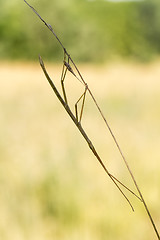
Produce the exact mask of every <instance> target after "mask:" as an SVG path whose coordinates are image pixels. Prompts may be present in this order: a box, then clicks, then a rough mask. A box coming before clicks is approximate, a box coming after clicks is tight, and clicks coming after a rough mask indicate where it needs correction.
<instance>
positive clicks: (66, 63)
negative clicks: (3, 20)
mask: <svg viewBox="0 0 160 240" xmlns="http://www.w3.org/2000/svg"><path fill="white" fill-rule="evenodd" d="M24 2H25V3H26V4H27V5H28V6H29V7H30V8H31V9H32V10H33V11H34V13H35V14H36V15H37V16H38V17H39V18H40V20H41V21H42V22H43V23H44V24H45V25H46V26H47V28H48V29H49V30H50V31H51V32H52V34H53V35H54V36H55V37H56V39H57V40H58V42H59V44H60V45H61V47H62V48H63V51H64V61H63V69H62V76H61V85H62V92H63V97H64V99H63V98H62V96H61V95H60V93H59V92H58V90H57V88H56V87H55V85H54V83H53V81H52V80H51V78H50V76H49V75H48V73H47V71H46V68H45V66H44V63H43V60H42V58H41V57H40V56H39V61H40V65H41V67H42V70H43V72H44V74H45V76H46V78H47V80H48V82H49V84H50V86H51V87H52V89H53V91H54V92H55V94H56V96H57V97H58V99H59V101H60V102H61V104H62V105H63V107H64V108H65V110H66V111H67V113H68V114H69V116H70V117H71V119H72V120H73V122H74V123H75V125H76V126H77V128H78V129H79V131H80V132H81V134H82V135H83V137H84V138H85V140H86V141H87V143H88V145H89V148H90V149H91V151H92V152H93V154H94V155H95V157H96V158H97V160H98V161H99V162H100V164H101V166H102V167H103V169H104V170H105V172H106V173H107V175H108V176H109V177H110V179H111V180H112V181H113V182H114V184H115V185H116V187H117V188H118V189H119V191H120V192H121V193H122V195H123V196H124V197H125V199H126V200H127V202H128V203H129V205H130V206H131V208H132V210H134V209H133V206H132V204H131V202H130V201H129V199H128V198H127V196H126V195H125V194H124V192H123V191H122V189H121V188H120V186H119V185H118V184H120V185H121V186H123V187H124V188H126V189H127V190H128V191H129V192H131V193H132V194H133V195H134V196H136V197H137V198H138V199H139V200H141V201H142V203H143V205H144V207H145V210H146V212H147V214H148V216H149V219H150V221H151V224H152V226H153V228H154V231H155V233H156V236H157V238H158V239H160V235H159V233H158V230H157V228H156V225H155V223H154V220H153V218H152V216H151V213H150V211H149V209H148V206H147V204H146V202H145V200H144V197H143V195H142V193H141V191H140V189H139V186H138V184H137V182H136V180H135V177H134V175H133V173H132V171H131V169H130V167H129V164H128V162H127V160H126V158H125V156H124V154H123V152H122V150H121V148H120V146H119V144H118V142H117V139H116V137H115V135H114V134H113V131H112V130H111V128H110V126H109V124H108V122H107V120H106V118H105V116H104V114H103V113H102V111H101V109H100V107H99V105H98V103H97V101H96V99H95V97H94V95H93V94H92V92H91V90H90V89H89V87H88V85H87V83H86V82H85V80H84V78H83V77H82V74H81V73H80V71H79V69H78V68H77V66H76V64H75V63H74V61H73V60H72V58H71V56H70V55H69V54H68V52H67V50H66V49H65V47H64V46H63V44H62V42H61V41H60V40H59V38H58V37H57V35H56V33H55V32H54V30H53V28H52V27H51V25H50V24H48V23H46V21H45V20H44V19H43V18H42V17H41V16H40V15H39V13H38V12H37V11H36V10H35V9H34V8H33V7H32V6H31V5H30V4H29V3H28V2H27V1H26V0H24ZM66 57H67V61H66ZM70 62H71V63H72V65H73V67H74V69H75V72H76V73H75V72H74V70H73V68H72V67H71V65H70ZM67 71H69V72H71V73H72V74H73V75H74V76H75V77H76V78H77V79H78V80H79V81H80V82H81V83H82V84H83V85H84V87H85V90H84V93H83V94H82V96H81V97H80V98H79V99H78V101H77V102H76V104H75V115H74V114H73V112H72V111H71V109H70V107H69V105H68V101H67V95H66V91H65V86H64V80H65V76H66V73H67ZM87 92H88V93H89V94H90V96H91V98H92V100H93V102H94V103H95V105H96V107H97V109H98V111H99V113H100V115H101V116H102V118H103V120H104V122H105V124H106V126H107V128H108V130H109V132H110V134H111V136H112V138H113V140H114V142H115V144H116V146H117V149H118V151H119V153H120V155H121V157H122V159H123V161H124V163H125V165H126V167H127V169H128V171H129V173H130V176H131V178H132V180H133V182H134V185H135V187H136V189H137V191H138V193H139V196H137V195H136V194H135V193H134V192H133V191H131V190H130V189H129V188H128V187H127V186H126V185H124V184H123V183H122V182H121V181H119V180H118V179H117V178H116V177H114V176H113V175H112V174H111V173H110V172H109V171H108V169H107V168H106V167H105V165H104V163H103V161H102V160H101V158H100V156H99V154H98V153H97V151H96V149H95V147H94V146H93V144H92V142H91V140H90V139H89V138H88V136H87V134H86V132H85V130H84V129H83V127H82V125H81V119H82V114H83V108H84V102H85V96H86V93H87ZM81 99H82V108H81V112H80V117H78V110H77V104H78V103H79V101H80V100H81Z"/></svg>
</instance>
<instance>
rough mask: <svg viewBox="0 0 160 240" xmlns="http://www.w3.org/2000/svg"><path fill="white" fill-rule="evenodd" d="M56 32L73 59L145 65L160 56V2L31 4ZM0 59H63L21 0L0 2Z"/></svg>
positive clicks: (44, 0) (59, 50) (59, 51)
mask: <svg viewBox="0 0 160 240" xmlns="http://www.w3.org/2000/svg"><path fill="white" fill-rule="evenodd" d="M30 4H32V5H34V7H35V8H36V9H37V11H38V12H39V13H40V15H41V16H42V17H43V18H44V19H45V20H46V21H47V22H48V23H50V25H52V27H53V28H54V30H55V32H56V33H57V35H58V36H59V37H60V39H61V40H62V42H63V43H64V45H65V46H66V48H67V49H68V51H69V52H70V53H71V54H73V55H74V59H76V60H79V61H85V62H91V61H92V62H99V61H106V60H108V59H110V58H112V57H115V56H116V57H117V56H118V57H119V56H120V57H125V58H132V59H135V60H140V61H146V60H150V59H152V58H153V57H154V56H157V55H159V53H160V45H159V42H160V41H159V40H160V29H159V23H160V14H159V12H160V11H159V10H160V3H159V1H156V0H152V1H150V0H146V1H142V2H121V3H111V2H106V1H85V0H83V1H78V0H74V1H73V0H68V1H49V0H41V1H39V2H38V1H36V2H33V1H30ZM0 36H1V37H0V58H1V59H3V58H13V59H18V58H20V59H22V58H24V59H36V58H37V55H38V54H39V53H41V55H43V56H45V57H47V58H48V59H49V60H55V61H58V60H60V59H61V56H62V55H61V49H60V48H59V46H58V44H57V42H56V40H55V39H54V38H52V36H51V34H50V32H49V31H48V29H45V27H44V26H43V24H42V22H40V21H39V19H38V18H37V17H36V16H35V15H34V13H33V12H32V11H31V10H30V9H29V8H28V6H27V5H26V4H25V3H24V2H23V1H21V3H20V2H19V1H16V0H12V1H9V0H6V1H4V0H2V3H1V8H0Z"/></svg>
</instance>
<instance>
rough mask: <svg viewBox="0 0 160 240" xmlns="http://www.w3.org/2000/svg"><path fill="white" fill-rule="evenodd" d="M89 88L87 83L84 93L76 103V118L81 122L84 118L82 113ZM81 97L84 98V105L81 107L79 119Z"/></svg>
mask: <svg viewBox="0 0 160 240" xmlns="http://www.w3.org/2000/svg"><path fill="white" fill-rule="evenodd" d="M87 89H88V86H87V85H86V87H85V90H84V93H83V94H82V95H81V96H80V98H79V99H78V101H77V102H76V104H75V113H76V119H77V121H79V122H81V119H82V114H83V109H84V103H85V97H86V92H87ZM81 99H83V100H82V107H81V112H80V117H79V119H78V103H79V102H80V100H81Z"/></svg>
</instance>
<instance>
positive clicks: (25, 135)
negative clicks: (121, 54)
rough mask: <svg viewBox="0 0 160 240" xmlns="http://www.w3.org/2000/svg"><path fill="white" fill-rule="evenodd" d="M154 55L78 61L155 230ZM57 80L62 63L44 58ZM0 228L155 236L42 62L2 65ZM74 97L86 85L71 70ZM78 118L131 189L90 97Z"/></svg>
mask: <svg viewBox="0 0 160 240" xmlns="http://www.w3.org/2000/svg"><path fill="white" fill-rule="evenodd" d="M159 65H160V62H159V61H157V62H154V63H152V64H148V65H143V64H131V63H128V64H127V63H119V62H115V63H112V64H107V65H103V66H100V65H97V66H96V65H80V66H79V69H80V71H81V72H82V74H83V76H84V78H85V79H86V81H87V83H88V85H89V87H90V89H91V90H92V91H93V93H94V95H95V97H96V99H97V101H98V103H99V104H100V106H101V108H102V110H103V112H104V114H105V116H106V118H107V120H108V122H109V124H110V126H111V128H112V130H113V132H114V133H115V135H116V137H117V140H118V142H119V144H120V146H121V148H122V150H123V152H124V155H125V156H126V158H127V159H128V162H129V165H130V166H131V169H132V171H133V173H134V174H135V177H136V179H137V182H138V184H139V186H140V189H141V190H142V193H143V194H144V197H145V199H146V201H147V203H148V206H149V208H150V210H151V213H152V215H153V218H154V220H155V222H156V224H157V226H158V228H159V229H160V201H159V198H160V161H159V159H160V157H159V156H160V148H159V145H160V68H159ZM46 67H47V70H48V72H49V73H50V76H51V77H52V79H53V80H54V82H55V83H56V85H57V86H58V88H59V89H60V72H61V69H62V66H60V65H52V64H51V63H50V64H46ZM0 79H1V81H0V89H1V91H0V108H1V114H0V133H1V137H0V189H1V194H0V212H1V214H0V237H1V239H3V240H11V239H12V240H25V239H27V240H42V239H43V240H44V239H45V240H51V239H52V240H53V239H55V240H80V239H83V240H99V239H100V240H113V239H116V240H121V239H123V240H133V239H138V240H141V239H143V240H144V239H145V240H150V239H156V236H155V233H154V232H153V229H152V226H151V224H150V222H149V220H148V217H147V215H146V213H145V210H144V208H143V206H142V204H141V203H140V202H139V201H138V200H136V199H135V198H134V197H133V196H130V194H128V196H129V198H130V199H131V202H132V203H133V205H134V207H135V213H133V212H132V211H131V209H130V208H129V206H128V204H127V202H126V201H125V199H124V198H123V197H122V196H121V194H120V193H119V192H118V191H117V189H116V188H115V186H114V185H113V183H112V182H111V181H110V179H109V178H108V177H107V176H106V175H105V173H104V171H103V169H102V168H101V166H100V165H99V163H98V162H97V160H96V159H95V157H94V156H93V155H92V153H91V152H90V150H89V148H88V146H87V144H86V143H85V141H84V140H83V138H82V137H81V135H80V134H79V132H78V131H77V129H76V128H75V126H74V125H73V123H72V121H71V120H70V119H69V117H68V116H67V114H66V112H65V111H64V109H63V108H62V106H61V105H60V103H59V102H58V100H57V98H56V96H55V95H54V93H53V92H52V90H51V88H50V86H49V85H48V83H47V81H46V79H45V77H44V75H43V73H42V71H41V69H40V67H39V65H38V63H16V62H15V63H10V62H1V64H0ZM66 89H67V93H68V96H69V97H70V98H69V101H70V104H71V105H72V106H73V109H74V102H75V101H76V99H78V98H79V96H80V94H81V92H82V91H83V87H82V86H80V85H79V83H76V82H75V79H73V78H72V76H71V74H70V73H68V77H67V80H66ZM82 124H83V126H84V128H85V129H86V131H87V133H88V135H89V137H90V138H91V140H93V143H94V144H95V147H96V148H97V150H98V152H99V154H100V155H101V156H102V159H103V161H104V162H105V164H106V166H107V167H108V168H109V170H110V171H111V172H112V173H113V174H115V175H116V176H117V177H118V178H119V179H120V180H122V181H123V182H124V183H126V184H127V185H128V186H129V187H131V188H132V189H133V190H134V186H133V184H132V181H131V180H130V176H129V174H128V172H127V170H126V168H125V166H124V164H123V162H122V159H121V158H120V156H119V153H118V151H117V149H116V147H115V145H114V142H113V140H112V138H111V136H110V135H109V132H108V130H107V129H106V127H105V126H104V124H103V121H102V120H101V119H100V118H99V117H98V112H97V110H96V108H95V107H94V105H93V102H92V101H91V99H90V98H89V96H88V95H87V102H86V105H85V111H84V115H83V119H82Z"/></svg>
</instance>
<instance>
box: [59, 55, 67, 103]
mask: <svg viewBox="0 0 160 240" xmlns="http://www.w3.org/2000/svg"><path fill="white" fill-rule="evenodd" d="M65 60H66V52H65V51H64V61H63V68H62V74H61V86H62V92H63V96H64V101H65V102H66V103H68V101H67V95H66V91H65V87H64V80H65V77H66V72H67V67H66V66H65V64H64V63H65Z"/></svg>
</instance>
